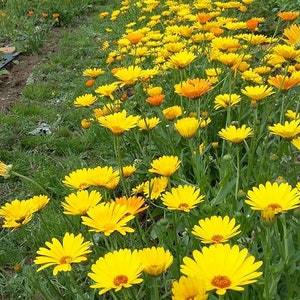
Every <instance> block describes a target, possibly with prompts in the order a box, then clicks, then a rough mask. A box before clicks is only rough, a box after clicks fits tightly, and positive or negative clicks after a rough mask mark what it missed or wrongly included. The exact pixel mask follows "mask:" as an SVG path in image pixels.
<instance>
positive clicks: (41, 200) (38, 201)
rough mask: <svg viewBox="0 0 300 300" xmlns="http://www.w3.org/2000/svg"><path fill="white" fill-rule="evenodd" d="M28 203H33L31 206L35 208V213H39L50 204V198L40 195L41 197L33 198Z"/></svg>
mask: <svg viewBox="0 0 300 300" xmlns="http://www.w3.org/2000/svg"><path fill="white" fill-rule="evenodd" d="M27 201H31V204H32V206H33V207H34V212H38V211H40V210H42V209H43V208H44V207H45V206H46V205H47V204H48V202H49V201H50V198H49V197H48V196H46V195H39V196H33V197H32V198H30V199H28V200H27Z"/></svg>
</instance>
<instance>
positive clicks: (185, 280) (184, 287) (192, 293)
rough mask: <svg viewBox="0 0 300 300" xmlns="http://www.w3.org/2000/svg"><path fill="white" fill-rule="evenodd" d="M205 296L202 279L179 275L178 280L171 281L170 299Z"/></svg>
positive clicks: (184, 299)
mask: <svg viewBox="0 0 300 300" xmlns="http://www.w3.org/2000/svg"><path fill="white" fill-rule="evenodd" d="M207 298H208V294H207V293H206V288H205V283H204V280H203V279H199V278H197V277H190V276H189V277H186V276H181V277H180V278H179V281H174V282H173V286H172V300H188V299H193V300H206V299H207Z"/></svg>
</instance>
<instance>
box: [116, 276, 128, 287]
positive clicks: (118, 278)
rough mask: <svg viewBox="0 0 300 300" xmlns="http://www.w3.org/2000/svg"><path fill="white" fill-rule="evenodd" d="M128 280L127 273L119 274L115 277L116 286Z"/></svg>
mask: <svg viewBox="0 0 300 300" xmlns="http://www.w3.org/2000/svg"><path fill="white" fill-rule="evenodd" d="M127 282H128V277H127V276H126V275H118V276H117V277H115V279H114V285H115V286H119V285H121V284H124V283H127Z"/></svg>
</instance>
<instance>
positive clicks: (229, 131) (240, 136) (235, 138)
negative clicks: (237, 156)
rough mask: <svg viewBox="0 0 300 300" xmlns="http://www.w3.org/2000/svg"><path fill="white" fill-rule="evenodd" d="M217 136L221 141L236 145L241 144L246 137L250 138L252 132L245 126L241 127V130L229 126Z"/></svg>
mask: <svg viewBox="0 0 300 300" xmlns="http://www.w3.org/2000/svg"><path fill="white" fill-rule="evenodd" d="M218 134H219V136H220V137H221V138H222V139H224V140H226V141H229V142H232V143H234V144H237V143H240V142H243V141H244V140H245V139H246V138H247V137H249V136H252V135H253V130H252V128H250V127H246V125H242V127H241V128H237V127H236V126H234V125H230V126H229V127H226V128H225V129H224V128H223V129H221V130H220V131H219V133H218Z"/></svg>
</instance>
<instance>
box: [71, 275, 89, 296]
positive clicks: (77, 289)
mask: <svg viewBox="0 0 300 300" xmlns="http://www.w3.org/2000/svg"><path fill="white" fill-rule="evenodd" d="M69 277H70V279H71V283H72V285H73V287H75V289H76V292H77V295H78V296H79V297H80V298H81V299H82V300H86V298H85V297H84V295H83V293H82V290H81V289H80V287H79V285H78V283H77V282H76V280H75V278H74V276H73V274H72V272H69Z"/></svg>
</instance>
